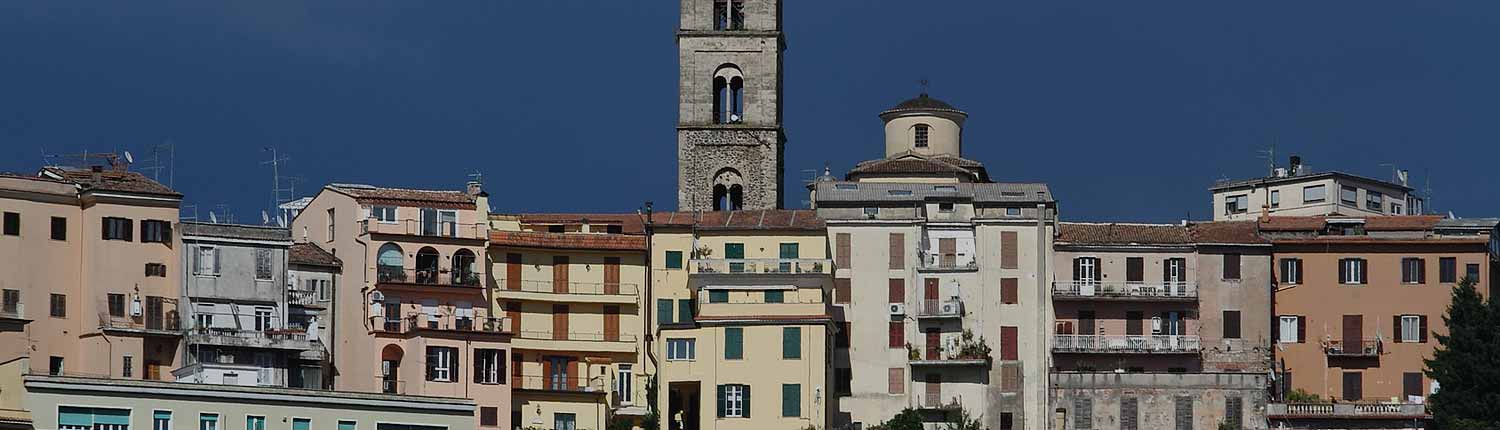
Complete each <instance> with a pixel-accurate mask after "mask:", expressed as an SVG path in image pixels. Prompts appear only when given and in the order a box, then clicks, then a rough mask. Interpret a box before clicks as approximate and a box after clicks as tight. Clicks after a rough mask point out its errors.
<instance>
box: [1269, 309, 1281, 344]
mask: <svg viewBox="0 0 1500 430" xmlns="http://www.w3.org/2000/svg"><path fill="white" fill-rule="evenodd" d="M1271 322H1273V323H1275V325H1273V326H1271V344H1272V345H1275V344H1277V343H1280V342H1281V317H1280V316H1278V315H1272V316H1271Z"/></svg>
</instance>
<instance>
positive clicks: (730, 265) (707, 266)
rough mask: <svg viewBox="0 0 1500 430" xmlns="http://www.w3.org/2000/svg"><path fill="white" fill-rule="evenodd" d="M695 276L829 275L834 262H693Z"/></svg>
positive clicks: (718, 260) (788, 260)
mask: <svg viewBox="0 0 1500 430" xmlns="http://www.w3.org/2000/svg"><path fill="white" fill-rule="evenodd" d="M690 263H691V267H692V268H693V273H695V274H720V273H730V274H766V275H787V274H828V273H829V270H830V269H831V268H832V266H833V263H832V260H828V259H814V258H738V259H709V260H692V261H691V262H690Z"/></svg>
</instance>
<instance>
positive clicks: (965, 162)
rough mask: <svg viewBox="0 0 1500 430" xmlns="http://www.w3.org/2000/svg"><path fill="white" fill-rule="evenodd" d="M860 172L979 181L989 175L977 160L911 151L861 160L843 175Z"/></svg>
mask: <svg viewBox="0 0 1500 430" xmlns="http://www.w3.org/2000/svg"><path fill="white" fill-rule="evenodd" d="M862 174H938V175H961V176H965V177H975V178H976V179H978V180H980V181H988V180H989V176H987V175H986V173H985V171H984V164H982V163H980V162H978V161H974V160H969V159H965V158H960V157H950V156H933V157H928V156H923V155H921V154H915V153H911V152H907V153H903V154H898V155H893V156H890V157H886V158H882V159H879V160H869V161H862V162H860V163H859V164H858V165H855V166H854V168H853V169H851V170H849V173H848V174H846V175H844V177H845V178H846V179H851V180H852V179H853V178H855V177H857V176H859V175H862Z"/></svg>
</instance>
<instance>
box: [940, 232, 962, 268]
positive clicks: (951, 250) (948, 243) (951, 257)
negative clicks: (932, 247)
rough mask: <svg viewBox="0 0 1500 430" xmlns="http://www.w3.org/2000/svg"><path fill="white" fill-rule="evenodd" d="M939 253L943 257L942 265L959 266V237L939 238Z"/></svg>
mask: <svg viewBox="0 0 1500 430" xmlns="http://www.w3.org/2000/svg"><path fill="white" fill-rule="evenodd" d="M938 255H941V256H942V258H943V261H942V267H954V266H958V239H954V238H951V237H944V238H939V239H938Z"/></svg>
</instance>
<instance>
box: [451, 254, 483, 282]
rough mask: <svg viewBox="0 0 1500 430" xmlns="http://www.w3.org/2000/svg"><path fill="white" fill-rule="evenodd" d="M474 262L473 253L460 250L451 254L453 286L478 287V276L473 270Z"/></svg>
mask: <svg viewBox="0 0 1500 430" xmlns="http://www.w3.org/2000/svg"><path fill="white" fill-rule="evenodd" d="M474 262H475V258H474V252H473V251H469V250H467V249H460V250H458V251H457V252H454V253H453V285H466V286H471V287H473V286H478V285H479V274H478V273H476V271H475V270H474Z"/></svg>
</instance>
